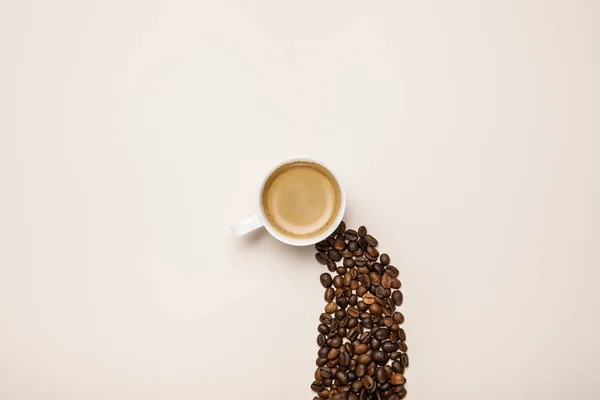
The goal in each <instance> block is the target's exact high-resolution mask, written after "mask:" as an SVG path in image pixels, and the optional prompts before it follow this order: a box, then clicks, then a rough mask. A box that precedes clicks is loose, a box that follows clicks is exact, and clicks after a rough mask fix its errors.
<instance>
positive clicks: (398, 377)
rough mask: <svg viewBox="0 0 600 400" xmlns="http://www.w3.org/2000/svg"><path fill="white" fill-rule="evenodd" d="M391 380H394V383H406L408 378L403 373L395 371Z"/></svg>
mask: <svg viewBox="0 0 600 400" xmlns="http://www.w3.org/2000/svg"><path fill="white" fill-rule="evenodd" d="M390 382H392V385H404V384H405V383H406V379H405V378H404V375H402V374H401V373H395V374H393V375H392V377H391V378H390Z"/></svg>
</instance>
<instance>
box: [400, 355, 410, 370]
mask: <svg viewBox="0 0 600 400" xmlns="http://www.w3.org/2000/svg"><path fill="white" fill-rule="evenodd" d="M400 362H402V365H404V367H405V368H408V354H406V353H402V355H401V356H400Z"/></svg>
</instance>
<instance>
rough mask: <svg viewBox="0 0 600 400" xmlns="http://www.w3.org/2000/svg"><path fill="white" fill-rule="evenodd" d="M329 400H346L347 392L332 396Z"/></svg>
mask: <svg viewBox="0 0 600 400" xmlns="http://www.w3.org/2000/svg"><path fill="white" fill-rule="evenodd" d="M331 400H348V393H347V392H342V393H336V394H334V395H333V396H331Z"/></svg>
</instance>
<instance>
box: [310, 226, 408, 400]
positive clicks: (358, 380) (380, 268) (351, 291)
mask: <svg viewBox="0 0 600 400" xmlns="http://www.w3.org/2000/svg"><path fill="white" fill-rule="evenodd" d="M377 245H378V242H377V239H375V238H374V237H373V236H371V235H370V234H368V232H367V228H365V227H364V226H361V227H360V228H358V231H355V230H353V229H346V224H345V223H344V222H343V221H342V223H341V224H340V225H339V226H338V227H337V229H336V230H335V232H334V233H333V234H332V235H331V236H329V237H328V238H327V239H326V240H323V241H322V242H319V243H317V244H316V246H315V247H316V248H317V250H318V253H317V254H316V255H315V257H316V258H317V261H319V262H320V263H321V264H323V265H326V266H327V269H329V271H330V272H331V274H330V273H328V272H325V273H323V274H322V275H321V277H320V279H321V284H322V285H323V287H324V288H325V296H324V298H325V301H326V302H327V305H325V312H324V313H322V314H321V317H320V318H319V320H320V322H321V323H320V324H319V326H318V328H317V330H318V331H319V336H317V344H318V345H319V351H318V353H317V354H318V358H317V370H316V371H315V381H314V382H313V383H312V385H311V389H312V390H313V391H315V392H317V395H318V396H317V397H314V399H313V400H320V399H330V400H399V399H404V398H405V397H406V389H405V388H404V384H405V383H406V379H405V378H404V369H405V368H406V367H408V355H407V354H406V352H407V350H408V347H407V346H406V334H405V333H404V329H402V328H401V327H400V325H402V323H403V322H404V315H402V313H401V312H399V311H396V308H397V307H398V306H400V305H401V304H402V292H401V291H400V290H399V289H400V286H401V285H402V284H401V282H400V280H399V279H398V274H399V272H398V269H397V268H396V267H394V266H393V265H391V264H390V262H391V260H390V256H389V255H387V254H385V253H382V254H380V253H379V250H377ZM332 274H333V276H332Z"/></svg>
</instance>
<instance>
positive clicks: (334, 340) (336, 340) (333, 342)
mask: <svg viewBox="0 0 600 400" xmlns="http://www.w3.org/2000/svg"><path fill="white" fill-rule="evenodd" d="M329 345H330V346H331V347H336V348H337V347H340V346H341V345H342V338H341V337H339V336H334V337H332V338H331V340H330V341H329Z"/></svg>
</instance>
